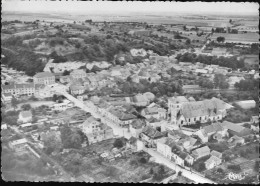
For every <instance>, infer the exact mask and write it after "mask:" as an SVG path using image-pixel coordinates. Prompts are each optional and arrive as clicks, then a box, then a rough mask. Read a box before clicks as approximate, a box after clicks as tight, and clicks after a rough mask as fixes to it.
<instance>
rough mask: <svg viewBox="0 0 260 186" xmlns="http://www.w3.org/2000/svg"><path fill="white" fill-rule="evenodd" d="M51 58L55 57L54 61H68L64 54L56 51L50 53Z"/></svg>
mask: <svg viewBox="0 0 260 186" xmlns="http://www.w3.org/2000/svg"><path fill="white" fill-rule="evenodd" d="M49 57H50V58H52V59H53V63H63V62H66V61H67V58H66V57H64V56H59V55H58V54H57V52H56V51H54V52H52V53H51V54H50V55H49Z"/></svg>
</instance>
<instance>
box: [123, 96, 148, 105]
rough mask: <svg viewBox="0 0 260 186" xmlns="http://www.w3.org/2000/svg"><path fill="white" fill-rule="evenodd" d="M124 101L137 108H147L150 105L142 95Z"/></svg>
mask: <svg viewBox="0 0 260 186" xmlns="http://www.w3.org/2000/svg"><path fill="white" fill-rule="evenodd" d="M125 99H126V102H128V103H132V104H134V105H136V106H139V107H144V106H147V105H148V104H149V103H150V101H149V100H148V99H147V97H146V96H144V95H142V94H137V95H135V96H134V97H126V98H125Z"/></svg>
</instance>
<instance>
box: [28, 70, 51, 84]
mask: <svg viewBox="0 0 260 186" xmlns="http://www.w3.org/2000/svg"><path fill="white" fill-rule="evenodd" d="M33 82H34V83H35V84H44V85H51V84H54V83H55V75H54V74H53V73H51V72H39V73H37V74H35V75H34V76H33Z"/></svg>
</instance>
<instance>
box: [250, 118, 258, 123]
mask: <svg viewBox="0 0 260 186" xmlns="http://www.w3.org/2000/svg"><path fill="white" fill-rule="evenodd" d="M250 122H251V123H253V124H259V116H252V117H251V119H250Z"/></svg>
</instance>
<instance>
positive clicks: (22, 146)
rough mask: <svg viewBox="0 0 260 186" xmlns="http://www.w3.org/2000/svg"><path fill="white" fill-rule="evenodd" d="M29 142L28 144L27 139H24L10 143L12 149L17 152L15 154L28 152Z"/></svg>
mask: <svg viewBox="0 0 260 186" xmlns="http://www.w3.org/2000/svg"><path fill="white" fill-rule="evenodd" d="M27 142H28V141H27V139H25V138H22V139H18V140H14V141H11V142H9V146H10V148H11V149H13V150H15V152H17V153H23V152H25V151H26V150H27V147H28V144H27Z"/></svg>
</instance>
